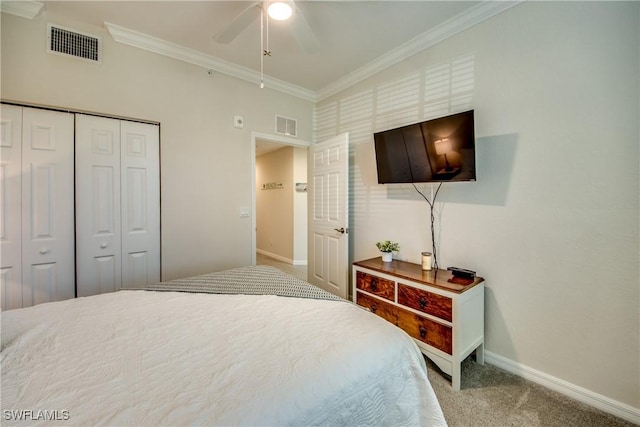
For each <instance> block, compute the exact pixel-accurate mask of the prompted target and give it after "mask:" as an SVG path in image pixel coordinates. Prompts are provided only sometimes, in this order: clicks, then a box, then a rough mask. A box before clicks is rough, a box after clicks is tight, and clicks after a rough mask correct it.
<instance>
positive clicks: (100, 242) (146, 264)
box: [76, 114, 160, 297]
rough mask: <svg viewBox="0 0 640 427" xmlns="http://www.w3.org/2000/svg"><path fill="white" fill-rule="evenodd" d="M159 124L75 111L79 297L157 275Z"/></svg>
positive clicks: (151, 280)
mask: <svg viewBox="0 0 640 427" xmlns="http://www.w3.org/2000/svg"><path fill="white" fill-rule="evenodd" d="M159 156H160V146H159V128H158V126H156V125H151V124H145V123H136V122H130V121H125V120H116V119H109V118H104V117H95V116H88V115H82V114H78V115H76V246H77V251H76V252H77V253H76V258H77V261H76V263H77V267H76V270H77V283H78V284H77V289H78V296H79V297H81V296H88V295H95V294H100V293H105V292H113V291H116V290H118V289H121V288H136V287H141V286H144V285H146V284H148V283H154V282H157V281H159V280H160V163H159V162H160V158H159Z"/></svg>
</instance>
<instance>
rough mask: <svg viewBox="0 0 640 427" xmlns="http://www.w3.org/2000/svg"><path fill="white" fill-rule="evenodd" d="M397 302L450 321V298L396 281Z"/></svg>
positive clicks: (451, 304)
mask: <svg viewBox="0 0 640 427" xmlns="http://www.w3.org/2000/svg"><path fill="white" fill-rule="evenodd" d="M398 304H402V305H404V306H406V307H411V308H413V309H415V310H419V311H422V312H424V313H428V314H431V315H433V316H436V317H439V318H441V319H443V320H447V321H449V322H451V320H452V319H453V317H452V314H451V313H452V307H453V301H452V300H451V298H447V297H444V296H442V295H438V294H434V293H432V292H427V291H423V290H422V289H418V288H414V287H413V286H407V285H403V284H401V283H398Z"/></svg>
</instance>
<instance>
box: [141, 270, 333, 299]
mask: <svg viewBox="0 0 640 427" xmlns="http://www.w3.org/2000/svg"><path fill="white" fill-rule="evenodd" d="M142 289H144V290H147V291H177V292H202V293H213V294H245V295H278V296H282V297H296V298H313V299H325V300H335V301H346V300H344V299H342V298H340V297H338V296H336V295H333V294H331V293H329V292H326V291H324V290H322V289H320V288H318V287H317V286H314V285H312V284H311V283H307V282H305V281H304V280H300V279H297V278H295V277H293V276H291V275H289V274H286V273H284V272H282V271H280V270H278V269H277V268H275V267H270V266H266V265H257V266H249V267H240V268H234V269H231V270H224V271H219V272H216V273H208V274H203V275H200V276H194V277H187V278H185V279H177V280H171V281H168V282H159V283H155V284H153V285H147V286H145V287H144V288H142Z"/></svg>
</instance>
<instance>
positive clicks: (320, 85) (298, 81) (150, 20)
mask: <svg viewBox="0 0 640 427" xmlns="http://www.w3.org/2000/svg"><path fill="white" fill-rule="evenodd" d="M42 3H44V5H45V10H46V11H47V12H46V13H48V14H49V15H50V16H51V17H53V16H56V15H61V16H65V17H68V18H71V19H72V20H77V21H80V22H84V23H87V24H91V25H96V26H105V22H107V23H111V24H115V25H117V26H119V27H124V28H125V29H127V30H133V31H135V32H139V33H143V34H144V35H148V36H152V37H155V38H158V39H161V40H163V41H167V42H170V43H173V44H176V45H179V46H182V47H185V48H188V49H189V50H191V51H196V52H198V53H200V54H203V55H205V56H207V57H211V58H212V59H214V60H222V61H225V62H228V63H231V64H235V65H237V66H240V68H244V69H249V70H253V72H259V71H260V57H261V48H260V20H259V19H256V20H255V21H253V22H252V23H251V24H250V25H249V27H247V28H246V29H245V30H244V31H243V32H242V33H240V35H239V36H238V37H236V39H235V40H233V41H232V42H231V43H229V44H221V43H217V42H215V41H214V40H213V36H214V35H215V34H217V33H218V32H219V31H222V30H223V29H224V28H225V27H226V26H227V25H228V24H229V23H230V22H231V21H232V20H233V18H234V17H236V16H237V15H238V14H239V13H241V12H242V11H243V10H244V9H246V8H247V7H248V6H250V5H251V4H253V3H255V2H251V1H126V2H121V1H44V2H42ZM500 3H502V4H504V3H505V2H486V1H485V2H480V1H322V0H308V1H300V0H299V1H297V2H296V5H297V7H298V9H299V10H300V11H301V13H302V14H303V15H304V17H305V18H306V20H307V22H308V23H309V26H310V27H311V29H312V30H313V32H314V34H315V36H316V38H317V40H318V42H319V46H320V49H319V51H318V52H317V53H315V54H308V53H305V52H304V51H303V50H302V49H301V48H300V47H299V46H298V44H297V42H296V41H295V39H294V38H293V36H292V34H291V32H290V31H288V28H287V21H284V22H277V21H273V20H271V21H270V24H269V39H270V40H269V47H270V50H271V51H272V52H273V53H272V56H271V57H265V63H264V72H265V74H266V75H268V76H271V77H275V78H276V79H279V80H281V81H283V82H285V83H286V84H290V85H293V86H296V87H299V88H301V89H302V90H307V91H309V92H310V93H321V92H322V91H323V90H325V91H326V89H327V88H329V87H330V86H331V85H335V83H336V82H339V81H340V80H344V79H345V78H346V79H348V78H349V77H353V76H354V75H355V74H358V72H360V74H362V70H363V68H367V67H371V66H372V65H375V64H376V62H378V63H380V64H379V65H378V68H384V66H385V65H384V64H386V66H388V65H390V64H391V63H392V62H393V55H394V54H395V53H396V52H398V51H401V50H403V49H404V50H405V51H406V50H407V49H406V46H407V44H411V42H412V41H414V44H415V40H416V39H421V40H423V42H424V40H427V41H428V40H435V41H437V38H438V37H440V38H442V36H440V34H441V33H442V34H445V33H448V34H454V33H455V32H456V31H460V30H462V29H464V28H463V27H465V26H466V27H468V26H469V25H473V24H474V23H476V22H479V21H480V20H482V19H484V18H486V17H488V16H489V15H492V14H495V13H498V12H494V13H491V14H489V13H487V12H486V10H487V8H486V6H487V5H488V4H500ZM491 7H492V8H494V9H495V8H496V7H495V6H491ZM483 8H484V10H485V11H481V9H483ZM498 8H499V9H500V10H502V9H504V8H505V7H504V6H499V7H498ZM479 10H480V12H478V11H479ZM455 25H457V26H459V27H460V28H459V29H457V30H456V31H452V30H451V28H453V27H454V26H455ZM443 28H444V29H445V30H443ZM434 34H435V36H430V37H425V35H434ZM445 36H446V34H445ZM434 37H435V38H434ZM417 47H418V49H416V46H413V47H412V49H413V51H409V52H408V53H407V55H409V54H411V52H413V53H415V51H417V50H419V48H420V45H417ZM424 47H428V46H424ZM424 47H423V48H424ZM396 56H397V55H396ZM384 58H387V59H388V58H392V59H391V63H390V61H389V60H385V61H381V59H384ZM212 68H214V69H215V67H212ZM255 75H256V74H255V73H252V76H251V77H250V78H251V79H253V78H255ZM256 84H257V82H256Z"/></svg>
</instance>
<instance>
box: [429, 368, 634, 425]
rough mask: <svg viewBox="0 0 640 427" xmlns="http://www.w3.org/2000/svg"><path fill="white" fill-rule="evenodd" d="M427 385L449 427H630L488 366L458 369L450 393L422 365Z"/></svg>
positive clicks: (439, 376) (442, 379)
mask: <svg viewBox="0 0 640 427" xmlns="http://www.w3.org/2000/svg"><path fill="white" fill-rule="evenodd" d="M427 367H428V368H429V380H430V381H431V384H432V385H433V388H434V390H435V392H436V395H437V396H438V400H439V401H440V405H441V406H442V410H443V412H444V416H445V418H446V419H447V422H448V423H449V426H451V427H459V426H469V427H471V426H474V427H476V426H491V427H502V426H518V427H528V426H544V427H547V426H557V427H572V426H576V427H586V426H606V427H622V426H625V427H628V426H634V425H635V424H632V423H629V422H627V421H625V420H622V419H620V418H617V417H614V416H613V415H609V414H607V413H605V412H602V411H600V410H598V409H595V408H592V407H591V406H588V405H585V404H583V403H581V402H578V401H576V400H573V399H571V398H568V397H566V396H564V395H562V394H559V393H557V392H554V391H552V390H549V389H547V388H545V387H542V386H540V385H538V384H535V383H533V382H530V381H527V380H525V379H523V378H520V377H518V376H515V375H513V374H510V373H508V372H506V371H504V370H502V369H500V368H497V367H495V366H493V365H489V364H486V363H485V364H484V366H481V365H478V364H476V363H475V362H474V361H473V360H472V358H471V357H469V358H467V360H465V362H464V363H463V365H462V371H463V374H462V386H461V390H460V391H459V392H454V391H453V390H452V389H451V383H450V381H449V377H448V376H447V375H445V374H443V373H442V372H441V371H440V370H439V369H438V367H437V366H436V365H435V364H433V363H432V362H431V361H430V360H428V359H427Z"/></svg>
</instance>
